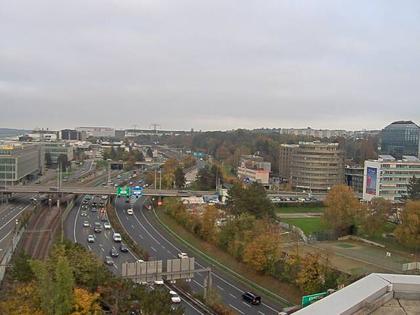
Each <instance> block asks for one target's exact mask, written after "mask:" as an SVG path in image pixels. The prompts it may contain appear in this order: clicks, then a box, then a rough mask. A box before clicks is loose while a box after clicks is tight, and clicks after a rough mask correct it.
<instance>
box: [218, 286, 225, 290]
mask: <svg viewBox="0 0 420 315" xmlns="http://www.w3.org/2000/svg"><path fill="white" fill-rule="evenodd" d="M216 287H217V288H218V289H219V290H220V291H225V289H223V288H222V287H221V286H220V285H217V286H216Z"/></svg>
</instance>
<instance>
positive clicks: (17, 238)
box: [0, 226, 25, 283]
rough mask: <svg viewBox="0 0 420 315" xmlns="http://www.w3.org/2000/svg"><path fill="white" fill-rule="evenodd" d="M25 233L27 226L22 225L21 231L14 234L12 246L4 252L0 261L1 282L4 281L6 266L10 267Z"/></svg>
mask: <svg viewBox="0 0 420 315" xmlns="http://www.w3.org/2000/svg"><path fill="white" fill-rule="evenodd" d="M23 233H25V227H24V226H22V228H21V229H20V230H19V232H18V233H17V234H16V233H15V234H13V237H12V239H11V244H10V243H9V244H10V245H11V246H9V248H8V249H7V250H6V253H5V254H4V256H3V258H2V260H1V261H0V283H1V282H2V281H3V278H4V275H5V274H6V268H7V267H8V265H9V263H10V260H11V259H12V256H13V253H14V251H15V249H16V247H17V245H18V243H19V241H20V239H21V237H22V235H23Z"/></svg>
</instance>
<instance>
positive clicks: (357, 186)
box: [344, 165, 364, 193]
mask: <svg viewBox="0 0 420 315" xmlns="http://www.w3.org/2000/svg"><path fill="white" fill-rule="evenodd" d="M363 171H364V168H363V167H362V166H351V165H346V168H345V169H344V178H345V181H346V184H347V185H348V186H350V187H351V188H352V189H353V191H354V192H356V193H363Z"/></svg>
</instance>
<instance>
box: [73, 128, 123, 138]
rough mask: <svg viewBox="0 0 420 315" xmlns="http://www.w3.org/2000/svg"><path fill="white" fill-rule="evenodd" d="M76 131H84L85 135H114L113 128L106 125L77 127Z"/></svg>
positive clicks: (102, 136)
mask: <svg viewBox="0 0 420 315" xmlns="http://www.w3.org/2000/svg"><path fill="white" fill-rule="evenodd" d="M76 130H77V131H79V132H85V133H86V136H87V137H96V138H111V137H112V138H113V137H115V129H114V128H108V127H77V128H76Z"/></svg>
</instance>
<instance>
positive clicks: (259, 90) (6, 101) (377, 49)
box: [0, 0, 420, 129]
mask: <svg viewBox="0 0 420 315" xmlns="http://www.w3.org/2000/svg"><path fill="white" fill-rule="evenodd" d="M419 12H420V4H419V3H418V2H417V1H405V2H404V3H394V4H393V3H391V2H384V1H369V2H367V1H332V0H331V1H322V2H316V3H315V2H312V1H295V0H294V1H278V0H267V1H250V0H242V1H239V0H237V1H233V0H230V1H226V0H213V1H196V0H177V1H170V0H167V1H163V0H159V1H158V0H143V1H134V0H118V1H117V0H113V1H99V0H91V1H82V0H74V1H52V0H51V1H45V0H44V1H36V2H34V1H29V0H28V1H23V0H13V1H12V0H9V1H0V38H1V40H0V111H1V112H2V115H1V116H0V125H1V126H10V127H12V126H14V127H26V128H31V127H35V126H44V127H50V128H57V127H61V126H66V127H72V126H76V125H80V124H83V125H109V126H114V127H124V126H127V127H129V126H131V125H133V124H138V125H140V126H142V127H148V126H149V124H150V123H151V122H158V123H160V124H161V125H162V127H164V128H173V129H178V128H182V129H189V128H191V127H193V128H195V129H233V128H239V127H247V128H253V127H262V126H268V127H292V126H295V127H305V126H312V127H323V128H328V127H330V128H347V129H359V128H380V127H382V126H383V125H384V124H386V123H387V122H389V121H392V120H395V119H400V118H404V119H413V120H415V121H417V122H420V113H419V111H418V103H419V97H420V90H419V89H418V86H419V84H420V82H419V81H420V80H419V70H420V64H419V59H418V56H419V55H420V44H419V42H418V34H419V33H420V19H419V14H420V13H419Z"/></svg>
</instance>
